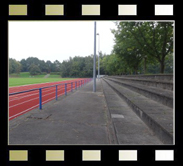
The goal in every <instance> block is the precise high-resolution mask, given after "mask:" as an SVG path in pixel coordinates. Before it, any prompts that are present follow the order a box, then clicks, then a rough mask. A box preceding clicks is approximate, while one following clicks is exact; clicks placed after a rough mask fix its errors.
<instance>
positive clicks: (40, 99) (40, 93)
mask: <svg viewBox="0 0 183 166" xmlns="http://www.w3.org/2000/svg"><path fill="white" fill-rule="evenodd" d="M39 109H40V110H41V109H42V89H41V88H39Z"/></svg>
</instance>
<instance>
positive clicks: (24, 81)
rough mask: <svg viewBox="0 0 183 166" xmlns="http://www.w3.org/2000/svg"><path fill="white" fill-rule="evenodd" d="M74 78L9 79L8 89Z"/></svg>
mask: <svg viewBox="0 0 183 166" xmlns="http://www.w3.org/2000/svg"><path fill="white" fill-rule="evenodd" d="M72 79H74V78H9V87H11V86H20V85H27V84H39V83H46V82H57V81H64V80H72Z"/></svg>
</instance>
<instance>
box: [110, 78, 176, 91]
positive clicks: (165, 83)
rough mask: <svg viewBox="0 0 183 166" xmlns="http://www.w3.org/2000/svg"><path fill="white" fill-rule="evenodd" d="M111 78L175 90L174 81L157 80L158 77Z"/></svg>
mask: <svg viewBox="0 0 183 166" xmlns="http://www.w3.org/2000/svg"><path fill="white" fill-rule="evenodd" d="M110 78H116V79H119V80H123V81H126V82H132V83H137V84H143V85H147V86H152V87H157V88H162V89H166V90H171V91H172V90H173V82H172V81H162V80H156V79H152V80H150V79H141V78H139V77H138V78H134V77H120V76H110Z"/></svg>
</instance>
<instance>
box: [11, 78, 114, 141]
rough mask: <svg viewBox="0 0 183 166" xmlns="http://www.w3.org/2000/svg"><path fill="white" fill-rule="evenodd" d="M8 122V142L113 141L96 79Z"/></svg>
mask: <svg viewBox="0 0 183 166" xmlns="http://www.w3.org/2000/svg"><path fill="white" fill-rule="evenodd" d="M96 91H97V92H93V82H90V83H88V84H86V85H85V86H83V87H81V88H80V89H78V90H77V91H75V92H74V93H71V92H70V93H68V95H67V96H64V97H63V96H62V97H61V99H60V98H59V99H58V101H52V102H49V103H47V104H45V105H43V110H41V111H40V110H38V109H35V110H32V111H30V112H29V113H27V114H26V115H25V114H24V115H22V116H20V117H18V118H16V119H15V120H12V121H10V124H9V144H10V145H33V144H35V145H45V144H46V145H52V144H53V145H55V144H57V145H65V144H66V145H83V144H84V145H93V144H94V145H106V144H116V143H117V142H116V138H115V134H114V133H113V131H112V127H111V122H110V118H109V117H108V112H107V111H108V108H107V106H106V102H105V97H104V95H103V89H102V86H101V82H100V81H99V80H97V89H96Z"/></svg>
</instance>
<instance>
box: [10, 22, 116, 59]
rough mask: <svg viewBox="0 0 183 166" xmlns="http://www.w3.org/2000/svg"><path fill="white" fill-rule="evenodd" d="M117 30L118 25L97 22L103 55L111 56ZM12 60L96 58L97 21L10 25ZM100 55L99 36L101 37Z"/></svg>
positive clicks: (11, 23) (16, 23) (18, 23)
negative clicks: (89, 56)
mask: <svg viewBox="0 0 183 166" xmlns="http://www.w3.org/2000/svg"><path fill="white" fill-rule="evenodd" d="M110 29H116V26H115V24H114V21H97V33H99V34H100V51H102V53H106V54H110V53H111V51H112V48H113V45H114V35H113V34H112V33H111V31H110ZM8 41H9V57H10V58H14V59H16V60H18V61H20V60H21V59H23V58H25V59H26V58H28V57H30V56H32V57H37V58H39V59H40V60H45V61H47V60H50V61H52V62H54V61H55V60H58V61H60V62H62V61H63V60H67V59H69V57H74V56H76V55H77V56H88V55H91V54H94V21H10V22H9V40H8ZM97 52H98V36H97Z"/></svg>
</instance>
